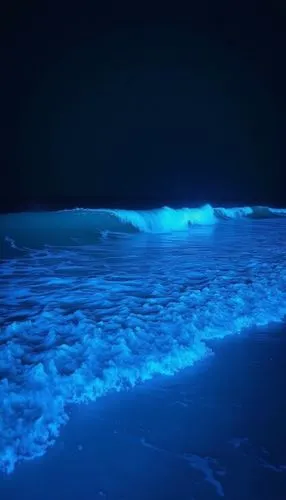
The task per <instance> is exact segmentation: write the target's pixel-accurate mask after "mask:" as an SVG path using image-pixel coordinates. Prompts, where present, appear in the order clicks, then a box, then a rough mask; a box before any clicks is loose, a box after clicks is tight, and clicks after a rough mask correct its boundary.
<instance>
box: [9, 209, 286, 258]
mask: <svg viewBox="0 0 286 500" xmlns="http://www.w3.org/2000/svg"><path fill="white" fill-rule="evenodd" d="M274 217H286V209H285V208H270V207H262V206H255V207H247V206H245V207H234V208H223V207H212V206H211V205H204V206H202V207H198V208H188V207H185V208H170V207H162V208H158V209H153V210H122V209H109V208H107V209H90V208H75V209H73V210H61V211H57V212H24V213H18V214H7V215H0V241H2V243H3V247H4V252H3V253H2V255H5V249H9V251H13V252H14V253H17V251H21V249H22V248H23V247H25V248H42V247H43V246H45V245H52V246H66V245H79V244H80V245H81V244H95V243H96V242H97V241H98V240H100V239H102V237H106V236H107V235H108V234H110V233H112V234H115V233H135V232H142V233H154V234H156V233H172V232H180V231H188V230H189V229H190V228H191V227H192V226H211V225H214V224H216V223H218V222H219V221H223V220H224V221H226V220H230V221H231V220H238V219H268V218H274Z"/></svg>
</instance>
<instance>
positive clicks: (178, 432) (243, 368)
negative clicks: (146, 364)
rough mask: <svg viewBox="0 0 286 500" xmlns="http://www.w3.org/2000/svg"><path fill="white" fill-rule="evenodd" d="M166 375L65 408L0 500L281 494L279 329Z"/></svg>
mask: <svg viewBox="0 0 286 500" xmlns="http://www.w3.org/2000/svg"><path fill="white" fill-rule="evenodd" d="M211 346H212V349H213V351H214V356H211V357H210V358H208V359H206V360H205V361H203V362H199V363H198V364H197V365H196V366H194V367H192V368H190V369H187V370H184V371H182V372H181V373H179V374H178V375H176V376H174V377H158V378H157V379H154V380H152V381H150V382H148V383H146V384H144V385H142V386H140V387H137V388H135V389H133V390H131V391H129V392H125V393H124V392H121V393H117V394H109V395H108V396H106V397H104V398H102V399H99V400H98V401H97V402H96V403H93V404H89V405H84V406H79V407H73V408H72V409H71V418H70V422H69V423H68V424H67V426H66V427H65V428H64V429H62V432H61V435H60V437H59V438H58V440H57V442H56V444H55V446H54V447H53V448H51V449H50V450H49V451H48V453H47V454H46V455H45V456H44V457H41V458H39V459H37V460H33V461H31V462H26V463H23V464H21V465H18V466H17V467H16V470H15V472H14V473H13V474H12V475H10V476H9V477H4V478H3V477H1V479H0V498H1V500H6V499H7V500H8V499H9V500H18V499H21V498H23V497H24V496H25V497H26V496H27V497H28V498H29V500H39V499H41V500H48V499H49V500H51V499H53V500H59V499H61V500H62V499H64V498H69V500H77V499H80V500H89V499H93V500H106V499H108V500H123V499H125V500H147V499H148V500H149V499H150V500H152V499H156V500H179V499H180V500H181V499H182V500H205V499H206V500H212V499H217V498H223V497H224V498H226V499H227V500H239V499H243V500H280V499H281V500H282V499H285V498H286V398H285V394H286V362H285V359H286V328H285V327H282V328H281V327H273V328H271V329H267V330H265V331H264V332H261V331H260V332H252V333H251V334H249V335H236V336H230V337H228V338H225V339H224V340H222V341H216V342H214V343H212V344H211Z"/></svg>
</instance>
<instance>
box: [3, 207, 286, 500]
mask: <svg viewBox="0 0 286 500" xmlns="http://www.w3.org/2000/svg"><path fill="white" fill-rule="evenodd" d="M99 212H100V213H99ZM99 212H98V211H90V210H80V211H71V212H54V213H35V214H32V213H31V214H13V215H7V216H1V217H2V218H1V220H0V233H1V257H2V260H1V268H0V271H1V288H0V318H1V331H0V335H1V337H0V340H1V342H0V376H1V382H0V398H1V418H0V463H1V469H2V477H1V480H0V495H1V499H2V498H4V499H6V498H7V499H8V498H11V499H12V500H14V499H17V498H21V497H22V495H23V491H24V492H26V493H27V494H29V498H30V499H32V500H33V499H36V498H41V499H44V500H45V499H46V498H54V499H57V498H63V497H65V496H68V497H69V498H71V499H76V498H82V499H85V498H86V499H89V498H95V499H97V498H98V499H100V498H106V499H114V500H117V499H134V498H136V499H142V500H143V499H147V498H148V499H149V498H156V499H166V500H168V499H177V498H180V499H181V498H182V499H212V498H218V497H225V498H227V499H230V500H232V499H233V500H235V499H240V498H243V499H250V500H252V499H269V500H270V499H271V500H275V499H280V498H281V499H282V498H285V495H286V490H285V477H286V456H285V448H286V447H285V442H286V439H285V438H286V435H285V434H286V431H285V424H284V422H285V411H286V409H285V396H284V395H285V394H286V391H285V389H286V388H285V381H286V377H285V375H286V373H285V368H284V366H285V362H284V360H285V354H286V344H285V328H284V326H283V324H284V323H283V321H284V318H285V313H286V265H285V264H286V252H285V241H286V238H285V231H286V220H285V218H284V217H283V216H284V213H285V211H283V210H280V211H277V210H276V211H275V213H274V212H273V211H271V209H265V208H261V207H258V208H255V209H252V208H249V207H243V208H236V209H227V210H226V209H215V210H214V209H212V207H209V206H206V207H203V208H202V209H183V210H172V209H163V210H161V211H160V210H159V211H158V210H156V211H151V212H150V211H149V212H135V211H133V212H130V211H123V210H121V211H119V212H118V211H114V210H112V211H99ZM274 216H275V217H274ZM84 403H86V404H84Z"/></svg>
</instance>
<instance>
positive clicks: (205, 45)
mask: <svg viewBox="0 0 286 500" xmlns="http://www.w3.org/2000/svg"><path fill="white" fill-rule="evenodd" d="M22 3H23V4H24V2H22ZM38 3H40V2H38ZM268 4H269V5H268V7H265V6H263V5H261V1H258V2H253V1H252V0H250V1H248V2H244V1H240V2H230V1H228V2H227V1H225V2H213V1H209V2H208V1H202V2H200V3H199V6H196V7H194V8H190V9H189V11H188V12H187V11H186V10H184V11H183V10H182V11H181V10H179V7H178V5H179V4H178V3H173V9H172V11H171V10H170V11H168V8H167V7H166V6H164V9H160V8H158V9H156V8H155V7H154V5H156V4H154V5H153V8H152V10H151V9H149V10H148V11H147V8H146V7H145V11H143V10H141V9H140V7H139V6H138V5H139V4H137V5H136V2H133V4H132V6H128V7H127V6H125V7H123V4H122V3H121V2H116V3H115V4H111V3H109V4H108V5H107V4H106V3H105V6H106V7H101V8H100V9H99V7H98V5H97V3H96V2H93V3H92V4H90V5H93V7H85V8H83V7H78V9H77V10H74V9H73V7H68V8H67V7H66V6H65V7H64V6H62V7H61V3H60V2H59V3H58V4H57V7H56V8H51V7H48V8H45V7H43V6H42V5H43V4H41V6H39V7H32V6H30V7H29V8H27V7H21V8H20V7H17V5H16V4H14V5H12V4H10V9H6V10H5V12H4V11H3V12H2V15H1V33H0V34H1V70H2V71H1V110H2V111H1V118H2V129H3V130H2V134H1V135H2V141H3V144H2V146H1V163H2V165H3V173H2V177H1V186H0V195H1V200H2V206H4V207H5V206H8V205H9V207H10V205H11V206H13V205H14V206H15V207H16V206H18V205H19V204H20V203H22V202H23V201H25V202H30V203H36V202H38V203H41V202H45V203H47V202H49V203H55V202H57V203H58V202H62V203H65V204H68V203H73V202H76V203H81V204H100V203H103V202H104V201H106V203H117V202H119V201H120V203H123V204H124V203H126V204H128V203H135V202H138V203H139V202H144V201H145V202H148V203H150V204H152V203H153V204H154V205H155V204H158V203H159V204H160V203H161V202H162V203H167V202H168V201H169V202H172V200H173V201H174V200H176V201H178V202H180V200H181V201H182V202H186V201H189V202H190V203H191V202H193V203H196V202H204V201H210V202H213V203H216V202H217V203H230V202H245V203H269V204H283V203H284V205H285V204H286V193H285V182H284V181H285V178H286V176H285V173H284V170H285V160H286V153H285V137H286V75H285V51H286V36H285V32H286V7H284V3H283V2H282V0H281V1H280V2H279V1H276V0H273V1H272V2H270V1H269V2H268ZM31 5H32V4H31ZM62 5H63V4H62ZM79 5H80V4H79ZM81 5H88V4H82V3H81ZM114 5H115V6H116V5H117V7H114ZM142 5H143V4H142ZM144 5H145V4H144ZM3 174H4V175H3ZM4 176H5V177H4ZM106 203H105V204H106Z"/></svg>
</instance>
